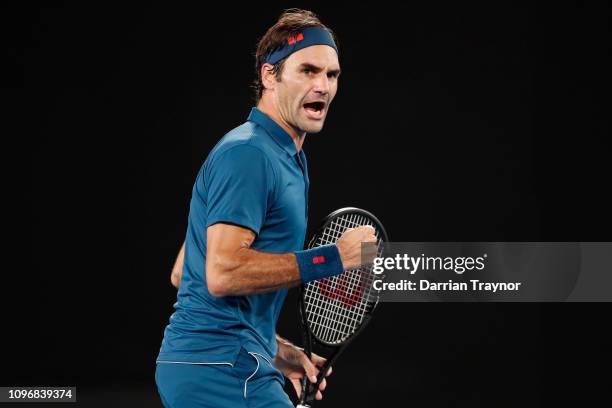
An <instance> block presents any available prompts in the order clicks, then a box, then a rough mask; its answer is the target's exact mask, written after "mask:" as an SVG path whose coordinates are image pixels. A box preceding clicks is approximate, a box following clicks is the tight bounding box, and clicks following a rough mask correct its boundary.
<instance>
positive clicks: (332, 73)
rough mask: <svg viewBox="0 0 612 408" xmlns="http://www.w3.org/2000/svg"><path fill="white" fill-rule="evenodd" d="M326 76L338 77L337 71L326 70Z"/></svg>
mask: <svg viewBox="0 0 612 408" xmlns="http://www.w3.org/2000/svg"><path fill="white" fill-rule="evenodd" d="M327 77H328V78H338V73H337V72H328V73H327Z"/></svg>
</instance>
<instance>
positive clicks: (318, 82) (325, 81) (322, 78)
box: [313, 72, 329, 95]
mask: <svg viewBox="0 0 612 408" xmlns="http://www.w3.org/2000/svg"><path fill="white" fill-rule="evenodd" d="M313 90H314V91H315V92H316V93H318V94H319V95H327V94H328V93H329V78H327V75H326V74H325V73H324V72H322V73H321V74H319V75H317V78H316V79H315V85H314V89H313Z"/></svg>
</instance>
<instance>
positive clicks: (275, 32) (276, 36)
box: [253, 8, 338, 101]
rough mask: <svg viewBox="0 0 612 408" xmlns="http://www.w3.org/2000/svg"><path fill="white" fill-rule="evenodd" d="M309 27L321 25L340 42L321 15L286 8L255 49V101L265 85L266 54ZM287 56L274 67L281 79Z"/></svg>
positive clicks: (277, 76) (273, 69) (278, 78)
mask: <svg viewBox="0 0 612 408" xmlns="http://www.w3.org/2000/svg"><path fill="white" fill-rule="evenodd" d="M309 27H321V28H324V29H326V30H327V31H329V32H330V33H331V35H332V36H333V38H334V41H335V42H336V44H337V43H338V41H337V38H336V35H335V34H334V32H333V31H332V30H331V29H330V28H329V27H327V26H325V24H323V23H322V22H321V20H319V17H317V15H316V14H315V13H313V12H312V11H308V10H301V9H297V8H291V9H287V10H285V11H284V12H283V13H282V14H281V15H280V17H279V18H278V21H277V22H276V23H275V24H274V25H273V26H272V27H270V28H269V29H268V31H266V33H265V34H264V36H263V37H261V39H260V40H259V42H258V43H257V50H256V51H255V81H254V82H253V91H254V92H255V101H259V99H261V95H262V94H263V90H264V86H263V82H262V80H261V67H262V66H263V64H264V63H265V59H266V56H267V55H268V54H270V53H271V52H272V51H274V50H276V49H277V48H279V47H280V46H282V45H283V44H284V43H285V41H286V40H287V38H288V37H291V36H295V35H297V34H298V33H299V32H300V31H302V30H304V29H305V28H309ZM285 60H286V58H283V59H282V60H280V61H279V62H277V63H276V64H274V68H272V70H271V72H272V73H273V74H274V75H275V76H276V79H277V80H278V81H280V75H281V74H282V73H283V65H284V63H285Z"/></svg>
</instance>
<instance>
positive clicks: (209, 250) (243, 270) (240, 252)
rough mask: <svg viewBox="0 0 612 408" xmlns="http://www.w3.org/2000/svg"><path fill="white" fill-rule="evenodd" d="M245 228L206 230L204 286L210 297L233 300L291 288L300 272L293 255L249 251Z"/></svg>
mask: <svg viewBox="0 0 612 408" xmlns="http://www.w3.org/2000/svg"><path fill="white" fill-rule="evenodd" d="M254 240H255V233H254V232H253V231H251V230H250V229H248V228H243V227H238V226H235V225H229V224H221V223H219V224H215V225H211V226H210V227H208V229H207V230H206V243H207V244H206V282H207V284H208V291H209V292H210V293H211V294H212V295H213V296H237V295H248V294H252V293H261V292H268V291H272V290H276V289H279V288H282V287H290V286H295V285H297V284H298V283H299V282H300V271H299V269H298V264H297V261H296V259H295V255H293V254H291V253H288V254H271V253H266V252H259V251H256V250H253V249H251V244H252V243H253V241H254Z"/></svg>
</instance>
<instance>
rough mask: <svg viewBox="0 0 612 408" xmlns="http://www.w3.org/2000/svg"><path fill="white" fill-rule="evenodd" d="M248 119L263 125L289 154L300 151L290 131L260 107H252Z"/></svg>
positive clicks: (292, 154) (293, 154)
mask: <svg viewBox="0 0 612 408" xmlns="http://www.w3.org/2000/svg"><path fill="white" fill-rule="evenodd" d="M247 121H250V122H254V123H257V124H258V125H259V126H261V127H263V128H264V129H265V130H266V132H268V134H269V135H270V136H272V139H274V141H275V142H276V143H277V144H278V145H279V146H280V147H282V148H283V149H284V150H285V151H286V152H287V153H289V155H291V156H295V155H296V154H297V153H298V151H297V147H296V146H295V142H294V141H293V138H292V137H291V136H289V133H287V131H285V129H283V128H282V127H281V126H280V125H279V124H278V123H276V122H275V121H274V120H272V118H270V117H269V116H268V115H266V114H265V113H263V112H262V111H260V110H259V109H257V108H255V107H254V108H253V109H251V113H250V114H249V117H248V118H247Z"/></svg>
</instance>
